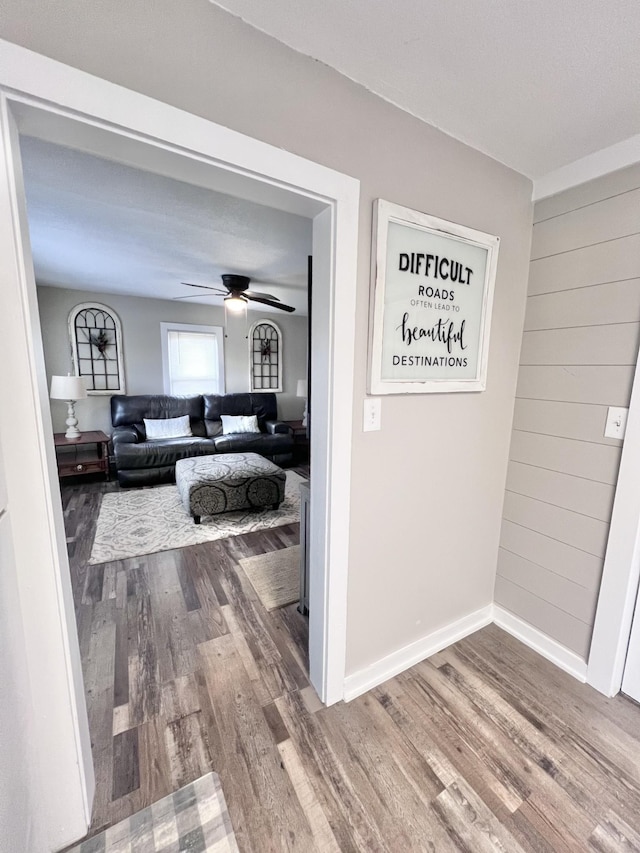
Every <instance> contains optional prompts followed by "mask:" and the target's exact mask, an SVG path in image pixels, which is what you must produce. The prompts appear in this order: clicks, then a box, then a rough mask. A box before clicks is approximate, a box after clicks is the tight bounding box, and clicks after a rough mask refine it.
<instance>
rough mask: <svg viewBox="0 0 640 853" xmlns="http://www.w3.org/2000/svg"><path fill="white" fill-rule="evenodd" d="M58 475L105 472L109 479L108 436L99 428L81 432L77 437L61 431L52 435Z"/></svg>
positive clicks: (73, 475)
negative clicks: (71, 436)
mask: <svg viewBox="0 0 640 853" xmlns="http://www.w3.org/2000/svg"><path fill="white" fill-rule="evenodd" d="M53 442H54V444H55V448H56V461H57V463H58V477H60V478H61V479H62V478H63V477H79V476H82V475H84V474H96V473H98V474H99V473H103V474H106V477H107V480H108V479H109V436H108V435H106V434H105V433H104V432H102V431H101V430H90V431H89V432H83V433H82V434H81V435H80V437H79V438H67V437H66V436H65V434H64V433H63V432H56V433H54V436H53Z"/></svg>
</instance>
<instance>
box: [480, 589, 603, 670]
mask: <svg viewBox="0 0 640 853" xmlns="http://www.w3.org/2000/svg"><path fill="white" fill-rule="evenodd" d="M493 621H494V622H495V623H496V625H497V626H498V627H499V628H502V629H503V630H504V631H506V632H507V633H508V634H511V635H512V636H514V637H516V638H517V639H518V640H520V641H521V642H522V643H524V644H525V646H529V648H530V649H533V650H534V651H535V652H537V653H538V654H539V655H542V657H543V658H546V659H547V660H550V661H551V663H554V664H555V665H556V666H558V667H560V669H563V670H564V671H565V672H568V673H569V675H572V676H573V677H574V678H577V679H578V681H582V682H585V681H586V680H587V663H586V661H584V660H583V659H582V658H581V657H580V656H579V655H577V654H576V653H575V652H572V651H570V650H569V649H567V648H566V646H562V645H561V644H560V643H558V642H556V640H552V639H551V637H548V636H547V635H546V634H543V633H542V631H539V630H538V629H537V628H534V627H533V626H532V625H529V623H528V622H524V621H523V620H522V619H519V618H518V617H517V616H514V615H513V613H509V611H508V610H505V609H504V608H503V607H500V606H499V605H498V604H494V605H493Z"/></svg>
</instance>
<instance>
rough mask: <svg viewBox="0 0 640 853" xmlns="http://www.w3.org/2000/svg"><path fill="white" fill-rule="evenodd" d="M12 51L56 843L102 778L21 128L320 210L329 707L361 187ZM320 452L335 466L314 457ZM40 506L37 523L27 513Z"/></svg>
mask: <svg viewBox="0 0 640 853" xmlns="http://www.w3.org/2000/svg"><path fill="white" fill-rule="evenodd" d="M2 50H3V51H4V52H6V53H7V54H11V55H10V56H9V55H7V56H3V57H2V58H3V62H2V67H3V68H4V69H9V70H8V71H7V72H6V74H4V79H3V83H4V84H5V85H6V86H7V88H6V89H5V90H4V91H3V92H2V132H3V140H2V142H3V148H2V156H3V159H4V164H3V165H4V168H3V170H2V171H3V186H2V194H1V195H2V205H3V206H2V211H1V213H2V219H1V222H2V225H1V228H2V230H1V232H0V244H1V246H2V249H3V253H4V257H5V258H6V259H7V263H6V264H5V269H4V273H3V282H2V284H3V288H2V293H3V311H2V312H1V313H2V317H1V319H0V324H1V329H0V331H1V332H2V334H1V335H0V338H1V339H2V344H1V346H2V356H3V362H2V363H3V369H2V372H1V374H0V375H1V385H0V388H1V390H2V392H4V395H5V399H11V400H12V407H11V412H8V411H7V409H6V407H5V408H3V411H2V414H0V432H1V434H2V438H3V445H4V446H5V447H7V446H8V447H18V446H19V447H21V453H20V457H19V459H18V457H17V456H14V457H12V456H11V455H8V457H7V459H6V467H7V486H8V494H9V500H10V502H11V505H12V509H13V511H12V518H13V519H14V521H13V524H14V527H13V531H12V532H13V536H14V545H15V554H16V567H18V566H20V567H21V568H22V569H23V571H22V572H20V571H18V570H17V569H16V575H17V576H18V582H19V584H20V587H21V600H22V602H23V610H24V612H23V620H24V624H25V633H26V638H25V639H26V650H27V656H28V664H29V671H30V680H31V684H32V692H33V702H34V704H35V705H36V706H37V707H38V708H42V709H44V708H46V709H47V715H43V722H41V723H40V728H39V729H38V731H37V732H36V738H37V740H38V741H39V743H38V749H39V752H40V754H41V755H42V757H43V765H42V768H41V771H42V776H43V779H44V782H45V785H46V786H47V789H48V790H47V793H46V799H47V803H48V811H49V814H50V818H51V820H50V823H51V828H52V833H51V837H52V839H53V842H52V846H56V845H57V846H63V845H64V844H65V843H68V842H70V841H72V840H74V839H75V838H77V837H80V836H81V835H82V834H83V833H84V831H85V829H86V826H87V825H88V820H89V815H90V811H91V799H92V796H93V783H92V770H91V763H90V748H89V741H88V731H87V726H86V709H85V706H84V701H83V696H82V681H81V676H80V672H79V660H78V648H77V643H74V640H73V630H72V628H73V608H72V606H71V598H70V587H69V577H68V562H67V558H66V551H65V547H64V546H65V543H64V531H63V525H62V514H61V507H60V502H59V498H56V494H55V491H54V490H53V489H52V487H51V484H52V482H53V481H54V478H55V476H56V469H55V457H54V448H53V439H52V429H51V420H50V415H49V413H48V401H47V389H46V381H45V374H44V362H43V354H42V348H41V346H39V344H38V340H37V326H38V315H37V304H36V300H35V283H34V281H33V271H32V266H31V263H30V249H29V243H28V235H27V229H26V217H25V209H24V195H23V188H22V182H21V171H20V157H19V147H18V133H19V131H23V132H28V133H30V134H32V135H33V134H34V133H35V132H36V131H37V133H38V134H39V135H40V136H41V138H48V139H50V141H54V142H56V141H57V142H59V143H62V144H65V140H68V136H67V135H68V134H72V135H75V134H77V133H80V135H81V137H82V139H81V140H79V139H78V138H75V143H76V144H77V145H80V146H81V147H85V146H87V145H88V146H91V145H94V144H95V143H96V138H97V136H99V135H100V134H104V133H111V134H115V136H116V138H117V139H118V142H119V146H120V151H123V150H125V151H127V152H129V151H130V150H131V146H132V145H133V144H135V145H140V144H144V145H146V146H148V152H147V154H148V156H149V158H150V159H159V160H161V159H162V157H163V152H167V151H170V152H171V153H173V154H175V153H180V154H182V155H183V156H184V158H185V162H188V163H189V166H190V167H193V168H195V167H197V166H198V165H199V164H204V163H206V164H208V165H209V166H215V167H216V168H218V169H219V170H220V174H221V175H222V176H225V175H226V176H227V177H229V176H230V175H233V176H234V179H239V180H240V181H241V182H243V184H244V186H245V188H246V191H247V193H248V194H249V197H252V198H254V199H256V200H258V199H262V198H265V197H267V196H269V198H271V199H272V200H273V199H274V198H276V199H278V201H279V203H280V204H282V205H285V209H286V206H290V205H292V204H295V205H298V206H299V209H302V210H304V211H306V213H307V215H311V216H312V217H313V223H314V224H313V244H314V256H315V257H316V258H317V262H316V266H315V269H314V295H315V297H316V299H317V304H316V306H315V308H314V318H313V323H314V330H315V331H314V334H315V336H316V339H319V340H324V341H328V342H329V346H328V347H326V348H323V349H322V350H317V351H314V352H313V353H312V364H313V368H312V369H313V372H314V385H313V390H312V395H313V397H312V408H313V411H314V419H313V426H312V441H311V454H312V458H311V464H312V466H314V481H313V485H312V497H311V506H312V510H311V536H310V562H311V577H312V581H311V590H310V594H311V601H310V609H311V619H310V669H311V680H312V683H313V684H314V686H315V687H316V690H317V691H318V693H319V695H320V696H321V698H322V699H323V700H324V701H325V702H326V703H333V702H335V701H338V700H339V699H341V698H342V696H343V682H344V665H345V637H346V574H347V560H348V517H349V503H350V489H349V481H350V434H351V426H350V423H351V409H352V391H353V387H352V386H353V377H352V365H353V326H354V316H355V287H354V282H355V264H356V244H357V239H356V237H357V209H358V182H357V181H355V180H353V179H351V178H348V177H346V176H343V175H340V174H338V173H335V172H333V171H332V170H329V169H325V168H323V167H320V166H317V165H316V164H313V163H308V162H307V161H304V160H302V159H301V158H298V157H295V156H293V155H290V154H287V153H286V152H284V151H278V150H275V149H271V148H270V146H267V145H264V144H263V143H260V142H257V141H256V140H252V139H248V138H247V137H243V136H242V135H240V134H237V133H234V132H233V131H229V130H227V129H225V128H221V127H218V126H216V125H214V124H213V123H211V122H208V121H206V120H203V119H198V118H196V117H194V116H191V115H189V114H185V113H183V112H182V111H180V110H176V109H174V108H172V107H168V106H166V105H164V104H160V103H158V102H152V101H150V99H148V98H145V97H143V96H139V95H137V94H135V93H133V92H127V91H125V90H122V89H120V87H117V86H112V85H111V84H107V83H105V82H104V81H100V80H94V79H93V78H90V77H88V75H85V74H83V73H81V72H76V71H75V70H73V69H69V68H66V67H65V66H62V65H60V64H58V63H56V62H53V61H51V60H48V59H46V58H44V57H40V56H35V55H33V54H30V53H29V52H28V51H23V50H22V49H20V48H17V47H16V46H14V45H3V46H2ZM16 92H18V93H19V94H16ZM337 282H340V286H339V287H338V286H336V285H337ZM338 412H339V419H338ZM338 421H339V422H338ZM314 459H317V460H318V461H319V462H320V460H325V461H324V463H323V464H318V465H315V464H314ZM33 516H35V517H36V518H38V520H39V522H40V523H39V525H38V528H37V530H34V529H32V528H30V527H29V524H28V520H29V519H30V518H31V517H33ZM24 567H29V571H24ZM34 588H37V589H38V596H34V595H33V590H34ZM45 716H46V725H45V724H44V718H45ZM62 780H64V784H63V783H62Z"/></svg>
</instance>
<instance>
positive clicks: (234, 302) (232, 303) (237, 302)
mask: <svg viewBox="0 0 640 853" xmlns="http://www.w3.org/2000/svg"><path fill="white" fill-rule="evenodd" d="M224 304H225V308H227V309H228V310H229V311H231V312H232V313H233V314H240V313H241V312H242V311H244V310H245V309H246V307H247V300H246V299H245V298H244V297H243V296H225V298H224Z"/></svg>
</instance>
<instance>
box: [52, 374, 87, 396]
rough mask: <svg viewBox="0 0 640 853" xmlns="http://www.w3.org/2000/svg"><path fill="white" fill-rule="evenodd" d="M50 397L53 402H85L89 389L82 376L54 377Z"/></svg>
mask: <svg viewBox="0 0 640 853" xmlns="http://www.w3.org/2000/svg"><path fill="white" fill-rule="evenodd" d="M49 396H50V397H51V399H52V400H84V398H85V397H86V396H87V389H86V387H85V384H84V380H83V379H82V377H81V376H70V375H68V376H52V377H51V392H50V393H49Z"/></svg>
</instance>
